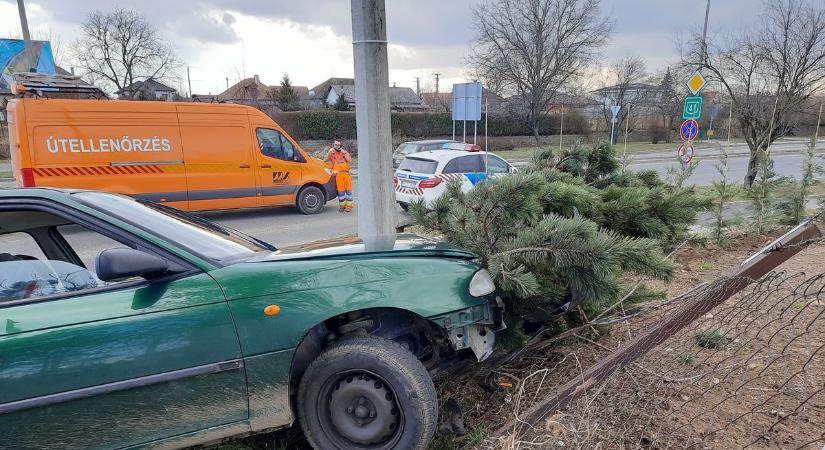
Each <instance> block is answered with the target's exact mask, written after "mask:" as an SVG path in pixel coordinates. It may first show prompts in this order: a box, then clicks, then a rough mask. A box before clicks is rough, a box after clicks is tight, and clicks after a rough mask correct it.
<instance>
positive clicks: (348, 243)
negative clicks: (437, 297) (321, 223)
mask: <svg viewBox="0 0 825 450" xmlns="http://www.w3.org/2000/svg"><path fill="white" fill-rule="evenodd" d="M388 257H402V258H403V257H437V258H452V259H464V260H471V259H476V258H478V255H476V254H475V253H472V252H469V251H467V250H462V249H460V248H457V247H453V246H451V245H449V244H444V243H441V242H437V241H434V240H431V239H427V238H423V237H421V236H417V235H414V234H399V235H397V236H393V237H390V238H388V239H379V240H377V241H374V242H365V241H364V240H362V239H359V238H357V237H343V238H338V239H330V240H324V241H318V242H313V243H311V244H303V245H297V246H292V247H285V248H282V249H279V250H278V251H276V252H272V253H267V254H264V255H257V256H254V257H252V258H250V259H247V260H245V261H244V262H252V263H254V262H273V261H287V260H289V261H291V260H311V259H352V258H388Z"/></svg>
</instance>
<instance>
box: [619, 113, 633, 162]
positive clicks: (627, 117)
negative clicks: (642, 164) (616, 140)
mask: <svg viewBox="0 0 825 450" xmlns="http://www.w3.org/2000/svg"><path fill="white" fill-rule="evenodd" d="M632 111H633V105H632V104H631V105H628V107H627V114H625V116H624V151H623V152H622V161H623V162H624V161H627V133H628V132H629V131H630V113H631V112H632Z"/></svg>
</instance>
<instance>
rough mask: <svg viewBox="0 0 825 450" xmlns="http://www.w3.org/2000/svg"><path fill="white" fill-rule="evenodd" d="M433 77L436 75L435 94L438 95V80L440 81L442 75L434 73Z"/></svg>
mask: <svg viewBox="0 0 825 450" xmlns="http://www.w3.org/2000/svg"><path fill="white" fill-rule="evenodd" d="M433 75H435V93H436V94H438V79H439V77H441V74H440V73H434V74H433Z"/></svg>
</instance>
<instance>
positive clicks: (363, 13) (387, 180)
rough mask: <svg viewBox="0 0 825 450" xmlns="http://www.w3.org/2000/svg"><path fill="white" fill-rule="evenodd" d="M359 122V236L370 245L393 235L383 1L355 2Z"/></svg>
mask: <svg viewBox="0 0 825 450" xmlns="http://www.w3.org/2000/svg"><path fill="white" fill-rule="evenodd" d="M351 7H352V44H353V56H354V58H353V59H354V61H355V104H356V108H355V120H356V131H357V133H358V178H359V179H358V202H359V205H358V208H357V210H358V236H359V237H360V238H361V239H362V240H363V241H364V243H365V245H366V246H367V248H368V249H378V248H383V247H386V246H387V245H389V244H390V243H391V242H393V241H394V239H395V226H396V222H397V215H396V213H395V192H394V190H393V185H392V177H391V176H390V175H391V174H392V154H391V152H390V149H391V147H392V136H391V134H390V90H389V85H390V82H389V72H388V65H387V28H386V23H387V20H386V16H387V15H386V8H385V6H384V0H352V2H351Z"/></svg>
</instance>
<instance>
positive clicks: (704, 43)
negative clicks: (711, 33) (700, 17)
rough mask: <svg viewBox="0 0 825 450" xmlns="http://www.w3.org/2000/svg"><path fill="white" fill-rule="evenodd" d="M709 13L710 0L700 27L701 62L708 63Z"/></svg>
mask: <svg viewBox="0 0 825 450" xmlns="http://www.w3.org/2000/svg"><path fill="white" fill-rule="evenodd" d="M709 15H710V0H708V3H707V6H706V7H705V27H704V28H703V29H702V62H703V63H705V64H707V63H708V40H707V39H708V16H709Z"/></svg>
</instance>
